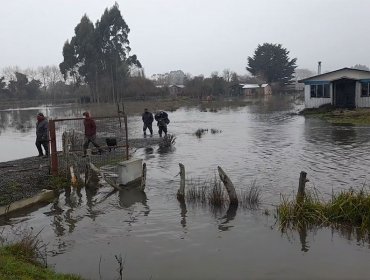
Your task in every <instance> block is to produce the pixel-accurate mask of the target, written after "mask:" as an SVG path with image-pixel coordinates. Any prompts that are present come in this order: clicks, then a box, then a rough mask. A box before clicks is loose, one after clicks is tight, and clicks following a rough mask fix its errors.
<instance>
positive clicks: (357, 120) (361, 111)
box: [301, 106, 370, 125]
mask: <svg viewBox="0 0 370 280" xmlns="http://www.w3.org/2000/svg"><path fill="white" fill-rule="evenodd" d="M301 114H302V115H304V116H308V117H318V118H321V119H324V120H326V121H328V122H330V123H334V124H352V125H370V109H369V108H357V109H353V110H349V109H334V108H332V107H330V106H324V107H321V108H317V109H304V110H303V111H302V112H301Z"/></svg>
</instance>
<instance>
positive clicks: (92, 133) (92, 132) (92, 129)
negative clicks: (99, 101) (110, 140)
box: [82, 112, 102, 157]
mask: <svg viewBox="0 0 370 280" xmlns="http://www.w3.org/2000/svg"><path fill="white" fill-rule="evenodd" d="M82 115H83V116H84V117H85V119H84V127H85V141H84V145H83V150H84V155H83V157H86V153H87V148H88V147H89V144H90V143H92V144H93V145H94V146H95V147H96V148H98V150H99V154H101V153H102V149H100V146H99V145H98V144H97V143H96V123H95V120H94V119H93V118H92V117H91V116H90V113H89V112H84V113H83V114H82Z"/></svg>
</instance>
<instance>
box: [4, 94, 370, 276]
mask: <svg viewBox="0 0 370 280" xmlns="http://www.w3.org/2000/svg"><path fill="white" fill-rule="evenodd" d="M201 107H202V108H201ZM211 108H212V109H214V108H213V105H212V103H209V104H206V105H204V106H189V107H181V108H179V109H178V110H176V111H174V112H170V113H169V118H170V120H171V123H170V125H169V127H168V129H169V133H171V134H175V136H176V144H175V148H174V149H173V150H171V151H167V152H165V153H163V152H161V151H159V150H158V147H154V149H138V150H136V152H135V154H134V156H135V157H140V158H143V159H144V161H145V162H146V164H147V168H148V173H147V187H146V192H145V194H140V193H136V192H124V193H113V194H112V193H111V191H112V189H111V188H110V187H108V186H103V187H102V188H100V189H99V190H97V191H96V192H90V191H87V190H85V189H84V188H83V189H81V191H76V190H72V192H71V193H63V194H61V196H60V197H59V200H58V201H56V202H55V203H53V204H50V205H46V206H42V207H41V206H40V207H36V208H34V209H32V211H27V212H26V213H22V214H18V215H16V216H13V217H11V218H10V219H7V220H2V225H3V227H5V229H6V230H8V228H9V227H10V226H19V225H22V226H32V227H33V228H34V229H35V231H39V230H40V229H42V232H41V237H42V238H43V240H44V241H45V242H46V243H48V250H49V258H48V262H49V264H50V265H51V266H54V267H55V269H56V270H57V271H60V272H71V273H77V274H80V275H81V276H83V277H85V278H87V279H116V278H117V277H118V272H117V269H118V264H117V261H116V258H115V256H120V255H121V256H122V258H123V259H124V260H125V262H124V270H123V274H124V278H126V279H367V278H368V275H369V272H368V269H367V265H368V261H369V259H370V250H369V244H367V243H366V242H363V241H361V240H358V239H356V237H355V236H352V235H351V234H349V233H345V232H339V231H335V230H331V229H318V230H315V231H308V232H307V233H305V234H302V233H300V234H299V233H297V232H288V233H281V232H280V231H279V228H278V225H276V220H275V217H274V205H276V204H277V203H278V202H279V201H280V195H281V194H285V195H291V194H292V193H293V192H294V191H295V190H296V189H297V186H298V178H299V173H300V171H306V172H307V173H308V178H309V180H310V182H309V183H308V184H307V188H313V187H315V188H316V189H317V190H318V191H319V192H320V194H321V195H322V196H323V197H328V196H329V195H330V194H331V193H332V191H340V190H341V189H343V188H346V189H347V188H349V187H360V186H363V185H367V179H368V178H367V176H368V170H369V168H368V165H369V164H368V163H369V162H370V153H369V151H370V142H369V139H370V127H367V126H335V125H331V124H328V123H325V122H323V121H321V120H319V119H314V118H305V117H303V116H299V115H296V114H295V113H296V112H298V111H299V110H300V109H301V108H302V105H301V104H300V103H299V102H298V101H296V100H295V99H293V98H290V97H285V96H283V97H280V96H279V97H270V98H267V99H263V100H252V101H251V103H250V105H247V106H228V104H225V106H221V107H217V110H212V112H211V110H210V109H211ZM84 109H85V108H78V107H73V108H71V107H59V108H58V107H44V106H43V107H40V108H26V109H22V110H4V111H1V112H0V118H1V119H0V137H1V143H2V145H1V147H0V159H1V161H7V160H12V159H17V158H22V157H26V156H33V155H35V154H36V148H35V146H34V118H35V115H36V113H37V112H38V111H42V112H44V113H46V115H48V116H52V117H72V116H80V115H81V112H83V111H84ZM149 109H150V108H149ZM204 109H207V111H205V110H204ZM215 111H216V112H215ZM199 128H202V129H208V132H206V133H204V134H203V135H202V137H200V138H199V137H197V136H196V135H195V132H196V130H197V129H199ZM141 129H142V122H141V117H140V115H130V116H129V134H130V137H141V135H142V131H141ZM211 129H217V130H221V132H220V133H214V134H213V133H211ZM155 137H158V136H157V135H155ZM179 162H181V163H183V164H184V165H185V168H186V175H187V178H188V179H194V180H200V181H202V180H206V179H210V178H213V177H214V176H215V174H216V172H217V166H218V165H220V166H221V167H222V168H223V169H224V170H225V171H226V173H227V174H228V175H229V177H230V178H231V180H232V181H233V183H234V185H235V186H236V188H237V189H238V191H240V190H244V189H247V188H249V187H250V185H251V184H252V183H253V182H254V181H255V183H256V185H257V186H259V187H260V189H261V195H262V205H261V208H260V209H259V210H247V209H242V208H240V207H239V209H238V210H237V211H236V212H232V211H231V212H230V211H229V212H228V211H227V209H223V210H220V211H213V210H212V209H211V208H209V207H202V206H197V205H192V204H191V203H187V204H186V205H183V204H180V203H179V202H178V201H177V200H176V192H177V189H178V187H179V177H178V176H176V175H177V174H178V172H179V167H178V163H179ZM265 209H269V212H270V213H271V215H264V212H265V211H264V210H265Z"/></svg>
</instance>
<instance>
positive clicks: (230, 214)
mask: <svg viewBox="0 0 370 280" xmlns="http://www.w3.org/2000/svg"><path fill="white" fill-rule="evenodd" d="M237 210H238V205H234V204H230V206H229V208H228V209H227V212H226V215H225V216H224V217H222V220H223V222H222V223H221V224H220V225H219V226H218V229H219V230H221V231H226V230H229V229H230V228H232V227H233V226H232V225H230V222H231V221H233V220H234V219H235V216H236V211H237Z"/></svg>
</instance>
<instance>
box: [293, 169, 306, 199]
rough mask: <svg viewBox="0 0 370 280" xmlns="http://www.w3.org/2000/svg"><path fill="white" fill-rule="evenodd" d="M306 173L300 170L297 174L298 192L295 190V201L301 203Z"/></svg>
mask: <svg viewBox="0 0 370 280" xmlns="http://www.w3.org/2000/svg"><path fill="white" fill-rule="evenodd" d="M306 176H307V173H306V172H304V171H301V174H300V175H299V185H298V192H297V197H296V201H297V203H302V202H303V199H304V196H305V187H306V182H308V180H307V179H306Z"/></svg>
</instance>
